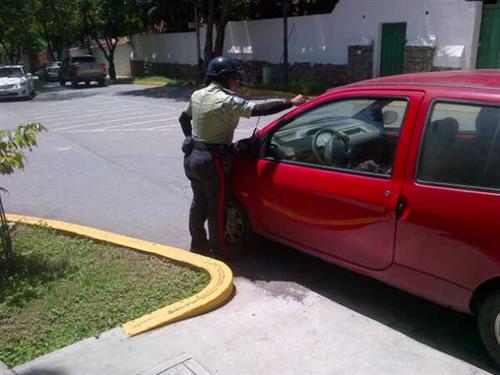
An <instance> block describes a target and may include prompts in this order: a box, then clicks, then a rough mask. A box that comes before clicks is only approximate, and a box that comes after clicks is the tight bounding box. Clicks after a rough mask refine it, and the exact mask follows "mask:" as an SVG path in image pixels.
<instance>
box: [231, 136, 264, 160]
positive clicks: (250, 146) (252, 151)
mask: <svg viewBox="0 0 500 375" xmlns="http://www.w3.org/2000/svg"><path fill="white" fill-rule="evenodd" d="M259 149H260V138H258V137H252V138H245V139H241V140H239V141H238V142H236V144H235V145H234V151H235V152H236V153H237V154H248V155H254V156H257V155H259Z"/></svg>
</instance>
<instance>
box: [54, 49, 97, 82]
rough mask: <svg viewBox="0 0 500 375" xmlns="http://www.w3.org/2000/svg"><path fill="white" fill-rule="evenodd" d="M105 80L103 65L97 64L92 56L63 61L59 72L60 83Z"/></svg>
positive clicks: (75, 57)
mask: <svg viewBox="0 0 500 375" xmlns="http://www.w3.org/2000/svg"><path fill="white" fill-rule="evenodd" d="M105 78H106V70H105V68H104V66H103V64H100V63H97V62H96V61H95V58H94V57H93V56H90V55H89V56H74V57H70V58H68V59H65V60H64V62H63V64H62V65H61V68H60V70H59V80H60V81H71V82H81V81H100V80H104V79H105Z"/></svg>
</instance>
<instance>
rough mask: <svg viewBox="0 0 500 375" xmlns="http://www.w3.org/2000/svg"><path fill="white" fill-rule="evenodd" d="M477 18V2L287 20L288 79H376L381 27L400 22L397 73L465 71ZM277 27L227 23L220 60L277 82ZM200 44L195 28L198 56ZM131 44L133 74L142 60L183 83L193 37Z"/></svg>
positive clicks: (420, 1)
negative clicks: (237, 62) (403, 37)
mask: <svg viewBox="0 0 500 375" xmlns="http://www.w3.org/2000/svg"><path fill="white" fill-rule="evenodd" d="M481 14H482V2H481V1H469V0H340V2H339V3H338V4H337V6H336V7H335V9H334V11H333V12H332V13H330V14H323V15H314V16H304V17H290V18H289V24H288V30H289V36H290V39H289V46H288V50H289V57H288V60H289V62H290V64H291V66H290V72H291V73H290V78H291V79H313V80H316V79H317V77H326V78H325V80H324V81H325V82H324V83H325V84H327V85H338V84H341V83H347V82H353V81H357V80H360V79H365V78H369V77H371V76H378V75H379V71H380V58H379V56H380V44H381V30H382V24H383V23H391V22H406V23H407V43H406V48H405V64H404V71H405V72H418V71H429V70H448V69H473V68H475V66H476V54H477V45H478V40H479V30H480V24H481ZM282 28H283V23H282V19H278V18H276V19H267V20H256V21H239V22H229V23H228V25H227V27H226V35H225V43H224V50H225V54H228V55H232V56H234V57H237V58H239V59H241V60H243V61H244V62H245V65H244V66H245V68H246V70H247V72H248V73H249V74H250V76H251V77H253V82H260V81H261V79H262V73H261V72H262V67H263V66H266V65H267V66H269V67H270V68H271V69H272V76H273V79H274V80H279V79H280V75H281V68H280V66H279V64H280V63H281V62H282V61H283V55H282V51H283V48H282V44H283V29H282ZM204 40H205V29H204V28H202V29H201V32H200V42H201V51H203V45H204ZM132 46H133V50H134V52H133V55H132V60H134V61H133V62H132V66H133V69H132V70H133V72H132V73H133V74H134V72H139V73H140V72H141V71H142V67H141V66H142V65H141V64H142V62H143V61H144V60H148V61H149V62H151V63H152V64H153V71H154V72H155V73H157V74H165V75H172V74H173V76H176V77H177V76H179V77H181V76H182V77H184V76H186V75H187V76H189V75H191V74H192V72H194V71H195V69H194V66H195V65H196V63H197V53H196V35H195V33H194V32H188V33H169V34H156V35H136V36H134V37H133V38H132ZM202 55H203V53H202ZM320 81H321V78H320Z"/></svg>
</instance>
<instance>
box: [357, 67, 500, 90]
mask: <svg viewBox="0 0 500 375" xmlns="http://www.w3.org/2000/svg"><path fill="white" fill-rule="evenodd" d="M372 85H390V86H402V85H404V86H421V87H422V86H441V87H453V88H483V89H495V90H499V91H500V69H484V70H482V69H479V70H450V71H444V72H426V73H409V74H398V75H394V76H387V77H381V78H373V79H369V80H365V81H360V82H356V83H354V84H351V85H349V87H352V86H372Z"/></svg>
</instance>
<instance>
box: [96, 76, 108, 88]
mask: <svg viewBox="0 0 500 375" xmlns="http://www.w3.org/2000/svg"><path fill="white" fill-rule="evenodd" d="M97 83H98V84H99V86H101V87H102V86H105V85H106V79H104V78H101V79H99V80H97Z"/></svg>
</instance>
